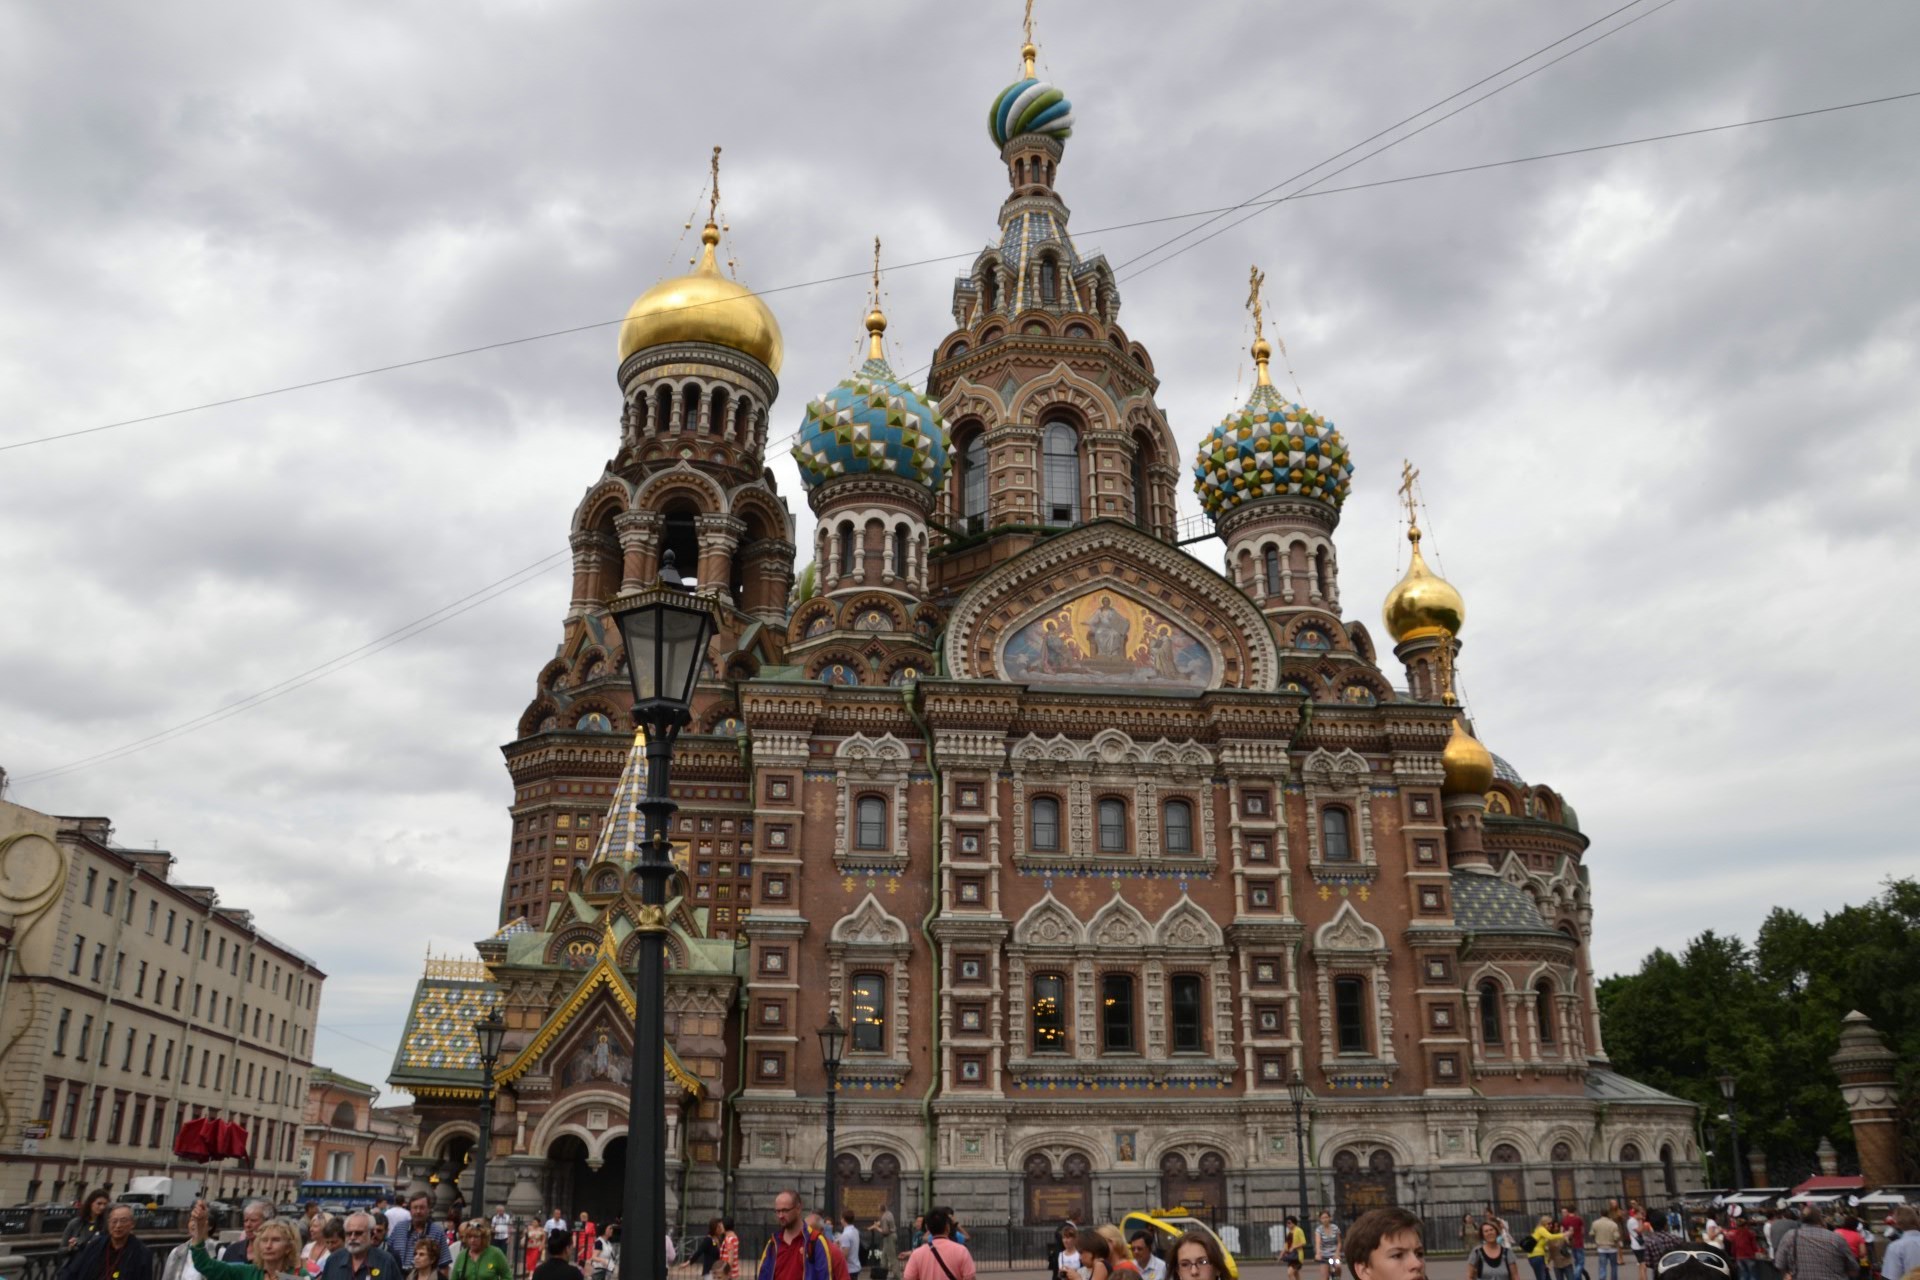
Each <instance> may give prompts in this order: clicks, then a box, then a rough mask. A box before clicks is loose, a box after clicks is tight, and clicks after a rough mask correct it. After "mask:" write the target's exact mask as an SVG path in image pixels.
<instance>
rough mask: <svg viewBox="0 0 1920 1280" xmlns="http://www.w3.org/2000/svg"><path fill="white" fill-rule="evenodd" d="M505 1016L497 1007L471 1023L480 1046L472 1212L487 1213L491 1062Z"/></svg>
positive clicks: (504, 1032) (503, 1030)
mask: <svg viewBox="0 0 1920 1280" xmlns="http://www.w3.org/2000/svg"><path fill="white" fill-rule="evenodd" d="M506 1035H507V1024H506V1020H505V1019H503V1018H502V1017H501V1016H500V1011H499V1010H497V1009H496V1010H493V1011H491V1012H489V1013H488V1014H487V1016H486V1017H484V1018H482V1019H480V1020H479V1021H478V1022H476V1023H474V1024H473V1038H474V1042H475V1043H476V1044H478V1045H479V1046H480V1141H479V1143H478V1144H477V1145H476V1146H475V1148H474V1152H473V1212H474V1216H475V1217H480V1218H484V1217H486V1216H488V1215H487V1148H488V1147H491V1146H492V1145H493V1066H494V1064H495V1063H496V1062H499V1061H500V1042H501V1041H502V1040H504V1039H506Z"/></svg>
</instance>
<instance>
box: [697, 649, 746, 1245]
mask: <svg viewBox="0 0 1920 1280" xmlns="http://www.w3.org/2000/svg"><path fill="white" fill-rule="evenodd" d="M729 683H730V684H731V685H732V689H733V706H734V712H735V714H739V711H740V682H739V681H738V680H734V681H730V682H729ZM734 744H735V745H736V746H738V747H739V749H740V764H741V766H742V767H743V768H744V769H745V770H746V774H747V794H748V795H750V796H751V795H754V794H757V787H758V781H757V780H756V779H755V778H754V776H753V738H752V736H751V735H750V734H749V733H748V732H747V721H746V717H745V716H744V715H743V716H741V717H740V732H739V734H738V735H736V736H735V738H734ZM753 838H754V843H755V844H756V845H757V844H759V842H760V833H759V832H758V831H755V832H754V833H753ZM749 945H750V944H749V943H748V942H747V940H746V939H745V938H744V937H742V936H741V934H740V929H739V921H738V919H737V918H736V920H735V922H734V929H733V952H734V956H735V959H736V961H737V960H738V958H739V956H740V955H741V953H742V952H744V951H746V950H747V948H748V946H749ZM734 972H735V974H736V975H737V974H738V973H739V966H738V964H737V963H736V965H735V966H734ZM734 1003H735V1005H736V1006H737V1007H738V1008H739V1010H740V1023H739V1026H740V1031H739V1046H740V1047H739V1051H738V1052H739V1056H738V1057H737V1058H735V1059H734V1060H735V1061H736V1062H738V1063H739V1064H740V1074H739V1077H738V1079H739V1084H737V1085H736V1086H735V1087H734V1088H733V1090H732V1091H731V1092H729V1093H728V1094H727V1095H726V1096H725V1097H724V1098H722V1099H721V1102H720V1126H721V1128H720V1161H721V1179H722V1181H723V1184H724V1185H723V1186H722V1188H721V1192H720V1205H721V1209H720V1211H721V1213H722V1214H724V1215H725V1216H727V1217H729V1218H730V1217H732V1216H733V1189H734V1181H735V1178H736V1177H737V1176H738V1174H739V1169H740V1162H739V1160H738V1159H737V1158H736V1157H735V1155H734V1149H733V1146H734V1129H735V1124H736V1121H737V1120H738V1118H739V1117H738V1115H737V1110H736V1108H737V1104H738V1102H739V1098H740V1095H741V1094H743V1093H745V1092H746V1090H747V984H746V983H744V982H742V983H741V984H740V988H739V990H738V991H737V992H735V993H734ZM680 1203H681V1207H682V1212H683V1213H684V1212H685V1206H686V1198H685V1196H684V1194H683V1195H682V1197H681V1201H680Z"/></svg>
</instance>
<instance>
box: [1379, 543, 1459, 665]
mask: <svg viewBox="0 0 1920 1280" xmlns="http://www.w3.org/2000/svg"><path fill="white" fill-rule="evenodd" d="M1407 541H1408V542H1411V543H1412V544H1413V558H1412V560H1411V561H1409V562H1408V564H1407V572H1406V576H1405V577H1403V578H1401V579H1400V581H1399V582H1397V583H1395V584H1394V588H1393V590H1391V591H1389V592H1387V602H1386V604H1385V605H1383V606H1382V607H1381V610H1380V616H1381V617H1382V618H1383V619H1384V620H1385V621H1386V624H1387V631H1388V632H1389V633H1390V634H1391V635H1392V636H1393V638H1394V641H1395V643H1398V642H1399V641H1402V640H1415V639H1419V638H1421V637H1424V636H1430V635H1434V634H1437V633H1445V634H1446V635H1447V636H1449V637H1451V636H1455V635H1458V634H1459V633H1460V624H1461V623H1463V622H1465V621H1466V620H1467V602H1466V601H1464V600H1462V599H1461V598H1460V593H1459V592H1458V591H1455V590H1454V589H1453V584H1452V583H1451V582H1448V581H1447V580H1446V579H1445V578H1443V577H1441V576H1440V575H1439V574H1437V573H1435V572H1434V571H1433V570H1431V569H1429V568H1427V562H1426V559H1425V557H1423V556H1422V555H1421V554H1420V529H1419V526H1417V525H1415V526H1411V527H1409V528H1408V529H1407Z"/></svg>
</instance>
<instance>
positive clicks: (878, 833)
mask: <svg viewBox="0 0 1920 1280" xmlns="http://www.w3.org/2000/svg"><path fill="white" fill-rule="evenodd" d="M855 817H856V821H855V823H854V835H853V843H854V845H855V846H856V847H858V848H861V849H884V848H886V847H887V802H886V801H885V800H882V799H881V798H880V797H879V796H861V797H860V801H859V804H858V805H856V806H855Z"/></svg>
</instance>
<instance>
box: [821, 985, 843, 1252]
mask: <svg viewBox="0 0 1920 1280" xmlns="http://www.w3.org/2000/svg"><path fill="white" fill-rule="evenodd" d="M846 1047H847V1029H846V1028H845V1027H843V1026H841V1025H840V1011H839V1010H838V1009H829V1010H827V1025H826V1026H824V1027H822V1028H820V1065H821V1066H823V1067H825V1068H826V1069H827V1192H826V1195H825V1196H824V1197H823V1199H824V1200H825V1201H826V1205H825V1208H826V1215H827V1230H828V1231H832V1230H833V1229H834V1228H835V1227H837V1226H839V1225H840V1194H839V1193H840V1188H839V1187H837V1186H835V1185H834V1183H835V1179H834V1170H833V1166H834V1162H835V1159H836V1154H835V1152H834V1149H833V1120H834V1115H833V1112H834V1104H835V1103H837V1102H838V1101H839V1100H840V1057H841V1054H842V1052H843V1051H844V1050H845V1049H846Z"/></svg>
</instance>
